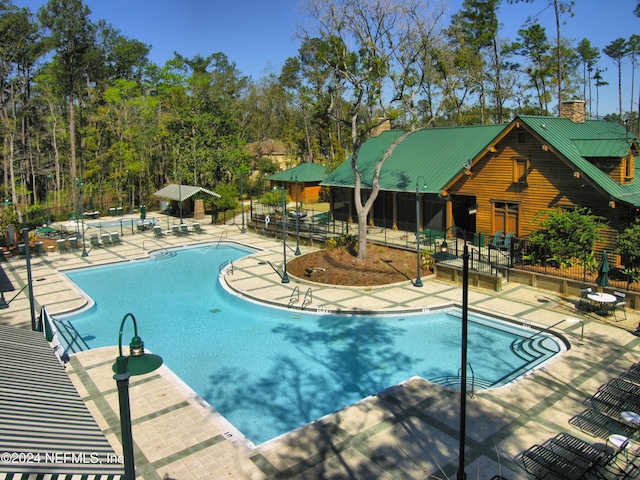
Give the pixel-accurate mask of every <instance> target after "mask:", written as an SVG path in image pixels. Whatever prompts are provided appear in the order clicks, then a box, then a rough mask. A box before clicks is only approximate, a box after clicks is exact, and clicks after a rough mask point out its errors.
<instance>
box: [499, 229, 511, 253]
mask: <svg viewBox="0 0 640 480" xmlns="http://www.w3.org/2000/svg"><path fill="white" fill-rule="evenodd" d="M513 238H514V235H513V233H511V232H508V233H507V234H506V235H505V236H504V241H503V242H502V247H501V248H502V249H504V250H510V249H511V242H512V241H513Z"/></svg>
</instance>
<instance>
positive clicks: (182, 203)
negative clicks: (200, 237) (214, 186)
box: [153, 184, 220, 219]
mask: <svg viewBox="0 0 640 480" xmlns="http://www.w3.org/2000/svg"><path fill="white" fill-rule="evenodd" d="M202 194H206V195H211V196H213V197H217V198H220V195H219V194H217V193H215V192H212V191H211V190H207V189H206V188H203V187H196V186H193V185H174V184H170V185H167V186H166V187H164V188H161V189H160V190H158V191H157V192H156V193H154V194H153V196H154V197H157V198H161V199H164V200H165V201H168V203H167V205H166V206H163V207H161V209H162V210H167V211H168V212H179V211H180V209H182V213H181V215H191V214H192V213H193V217H194V218H195V219H202V218H204V203H203V201H202V200H199V199H194V197H195V196H197V195H202Z"/></svg>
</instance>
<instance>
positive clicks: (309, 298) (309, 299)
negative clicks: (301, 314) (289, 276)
mask: <svg viewBox="0 0 640 480" xmlns="http://www.w3.org/2000/svg"><path fill="white" fill-rule="evenodd" d="M296 288H297V287H296ZM312 302H313V294H312V292H311V287H309V288H308V289H307V293H305V294H304V298H303V299H302V308H304V307H306V306H307V305H309V304H311V303H312Z"/></svg>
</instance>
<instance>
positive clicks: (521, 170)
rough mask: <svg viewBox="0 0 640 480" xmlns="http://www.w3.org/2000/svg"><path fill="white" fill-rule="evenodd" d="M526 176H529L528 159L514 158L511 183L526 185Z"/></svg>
mask: <svg viewBox="0 0 640 480" xmlns="http://www.w3.org/2000/svg"><path fill="white" fill-rule="evenodd" d="M528 174H529V159H528V158H514V159H513V182H514V183H527V175H528Z"/></svg>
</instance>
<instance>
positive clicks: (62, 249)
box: [56, 238, 69, 253]
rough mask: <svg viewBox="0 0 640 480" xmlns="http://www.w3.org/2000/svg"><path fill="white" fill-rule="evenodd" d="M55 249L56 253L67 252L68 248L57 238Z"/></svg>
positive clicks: (63, 240)
mask: <svg viewBox="0 0 640 480" xmlns="http://www.w3.org/2000/svg"><path fill="white" fill-rule="evenodd" d="M56 248H57V249H58V253H63V252H68V251H69V247H67V242H66V240H65V239H64V238H59V239H57V240H56Z"/></svg>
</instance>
